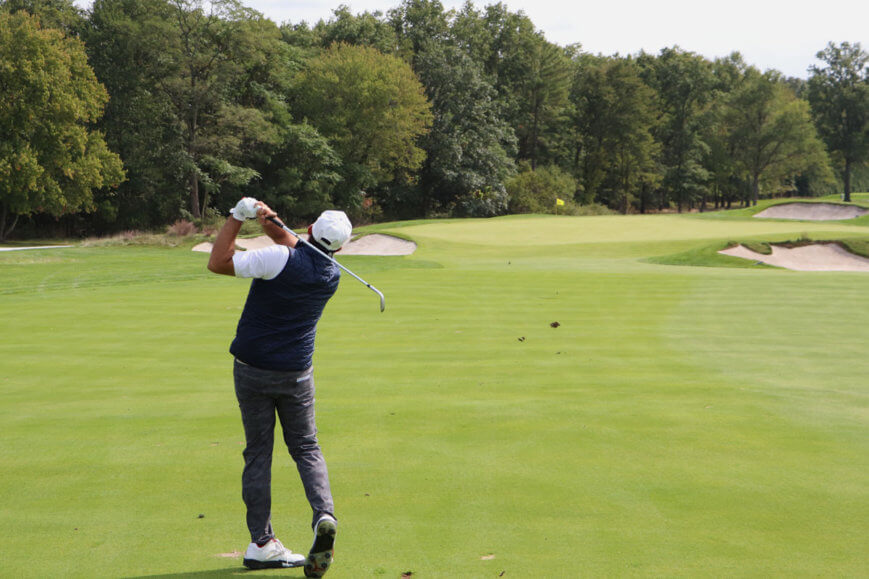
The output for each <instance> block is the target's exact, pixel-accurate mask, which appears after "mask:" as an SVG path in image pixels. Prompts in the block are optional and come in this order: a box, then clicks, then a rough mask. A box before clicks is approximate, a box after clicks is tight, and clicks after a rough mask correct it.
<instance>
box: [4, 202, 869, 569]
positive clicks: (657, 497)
mask: <svg viewBox="0 0 869 579" xmlns="http://www.w3.org/2000/svg"><path fill="white" fill-rule="evenodd" d="M375 229H376V228H375ZM382 229H384V230H386V229H388V230H389V231H390V232H398V233H400V234H402V235H406V236H409V237H412V238H414V240H415V241H417V242H418V243H419V244H420V247H419V249H418V250H417V252H416V253H415V254H414V255H413V256H406V257H390V258H370V257H354V256H346V257H344V258H340V256H339V259H341V260H342V261H343V262H344V263H345V264H346V265H347V266H348V267H350V268H351V269H353V270H354V271H355V272H356V273H358V274H359V275H361V276H362V277H363V278H365V279H366V280H368V281H369V282H371V283H372V284H374V285H375V286H377V287H378V288H379V289H381V290H383V291H384V293H385V294H386V300H387V301H386V303H387V309H386V312H385V313H383V314H381V313H380V312H379V311H378V304H377V297H376V296H375V295H374V294H373V293H371V292H370V291H368V290H367V289H366V288H365V287H363V286H362V285H360V284H358V283H356V282H354V281H353V280H352V279H351V278H349V276H348V277H346V278H345V279H344V281H343V282H342V284H341V287H340V289H339V292H338V294H337V296H336V298H335V299H334V300H333V302H331V303H330V304H329V306H328V307H327V310H326V314H325V316H324V318H323V320H322V321H321V323H320V332H319V336H318V346H317V347H318V350H317V354H316V357H315V368H316V372H315V375H316V380H317V388H318V394H317V398H318V424H319V427H320V440H321V443H322V445H323V448H324V451H325V454H326V458H327V461H328V462H329V466H330V472H331V475H332V485H333V490H334V494H335V499H336V506H337V510H338V513H337V514H338V517H339V520H340V522H339V534H338V542H337V544H336V549H337V550H336V563H335V566H334V569H332V570H331V571H330V572H329V575H328V576H327V577H331V578H332V579H339V578H341V577H346V578H356V577H372V576H374V577H379V576H383V577H400V576H401V575H402V574H403V573H406V572H412V573H413V576H414V577H416V576H418V577H456V576H469V577H493V576H495V577H497V576H501V575H502V574H503V576H505V577H524V576H552V577H576V576H588V577H598V576H626V575H633V576H637V575H639V576H649V575H653V576H662V575H663V576H692V577H693V576H698V575H728V576H730V575H736V576H769V575H772V576H795V575H823V576H840V577H857V576H861V575H863V574H864V573H865V569H866V564H867V559H866V554H865V544H864V543H865V540H864V537H865V536H866V534H867V532H869V523H867V521H869V506H867V505H869V500H867V499H869V485H867V483H866V477H865V473H866V471H867V467H869V464H867V457H869V436H867V434H869V429H867V407H869V399H867V398H869V396H867V394H869V393H867V387H866V381H865V376H866V375H867V373H869V357H867V356H866V355H865V353H864V349H865V344H866V343H867V342H869V329H867V328H869V308H866V307H865V296H866V295H867V290H869V276H866V275H865V274H856V273H821V274H818V273H799V272H790V271H781V270H775V269H770V268H759V267H749V268H734V269H727V268H717V267H687V266H665V265H655V264H651V263H648V262H646V261H644V259H645V258H647V257H650V256H654V255H667V254H672V253H676V252H680V251H686V250H688V249H690V248H694V247H705V246H706V245H709V244H715V243H718V244H720V243H723V242H726V241H727V240H729V239H733V238H740V239H741V238H744V237H766V236H781V237H785V238H787V237H796V236H800V235H803V234H808V235H810V236H819V237H824V236H842V237H851V236H853V237H857V236H866V235H867V233H869V230H867V229H866V228H865V227H858V226H855V225H847V224H829V223H820V224H807V223H783V222H773V223H762V222H761V223H758V222H757V220H753V221H752V220H750V218H746V220H744V221H743V220H740V219H722V218H720V217H717V218H713V217H693V216H690V217H689V216H642V217H628V218H624V217H601V218H597V217H593V218H563V217H558V218H555V217H522V218H515V217H514V218H505V219H493V220H469V221H450V222H424V223H416V224H394V225H392V226H384V227H383V228H382ZM592 232H593V233H594V234H592ZM641 233H642V235H641ZM205 259H206V257H205V256H204V255H202V254H196V253H193V252H191V251H189V248H178V249H163V248H134V247H129V248H123V247H116V248H72V249H54V250H44V251H40V252H39V253H34V252H30V253H28V252H10V253H9V254H5V255H0V275H2V277H3V280H4V284H3V287H2V288H0V319H3V320H4V332H3V333H2V336H0V355H2V359H3V361H4V362H3V373H2V375H0V385H2V393H3V404H2V405H0V420H2V424H3V425H4V428H3V429H2V430H0V459H2V461H3V464H4V466H5V467H6V468H5V469H4V476H3V477H2V478H0V491H2V493H3V496H4V497H5V498H6V502H5V506H4V508H3V509H2V510H0V524H2V526H3V528H4V529H7V530H8V531H7V533H5V534H4V536H3V538H2V539H0V544H2V545H3V551H2V552H3V555H4V574H8V575H9V576H16V577H19V576H20V577H27V576H33V577H38V576H45V575H47V574H51V575H59V576H67V577H99V576H105V577H120V576H123V577H135V576H169V577H186V576H193V577H197V576H200V577H222V576H232V575H234V574H241V573H243V571H242V570H241V569H242V568H241V564H240V559H239V556H238V553H237V552H238V551H241V550H243V549H244V547H245V546H246V542H247V537H246V529H245V526H244V509H243V505H242V503H241V498H240V473H241V466H242V458H241V450H242V446H241V444H240V442H241V440H242V431H241V425H240V420H239V416H238V410H237V405H236V403H235V400H234V395H233V391H232V381H231V375H230V367H231V360H230V357H229V355H228V353H227V351H226V349H227V347H228V344H229V341H230V339H231V337H232V335H233V332H234V327H235V323H236V321H237V318H238V315H239V313H240V309H241V306H242V304H243V300H244V297H245V294H246V290H247V283H246V282H244V281H241V280H235V279H230V278H220V277H217V276H214V275H211V274H209V273H208V272H206V271H205ZM721 259H734V260H735V259H736V258H724V257H722V258H721ZM553 322H558V326H557V327H553V326H552V325H551V324H552V323H553ZM273 478H274V480H273V486H274V515H273V519H274V520H273V522H274V524H275V528H276V530H277V532H278V535H279V537H280V538H281V539H282V540H283V542H284V543H285V544H286V545H287V546H288V547H290V548H291V549H293V550H295V551H302V552H304V551H305V550H306V549H307V548H308V546H309V545H310V537H309V530H308V524H309V522H310V514H309V511H308V508H307V505H306V503H305V500H304V496H303V493H302V491H301V489H300V487H299V484H298V481H297V475H296V473H295V469H294V467H293V466H292V464H291V461H290V460H289V457H288V456H286V453H285V452H283V451H281V449H280V447H278V448H277V452H276V462H275V468H274V473H273ZM200 515H203V516H202V517H201V518H200ZM46 545H48V546H49V547H50V549H49V550H50V552H51V558H50V561H49V560H47V559H46V556H45V552H46ZM227 555H228V556H227ZM34 561H46V563H45V565H43V564H39V565H35V564H34ZM269 574H270V575H280V576H292V577H301V576H302V573H301V571H300V570H286V571H278V572H273V573H269Z"/></svg>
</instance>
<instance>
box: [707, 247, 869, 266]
mask: <svg viewBox="0 0 869 579" xmlns="http://www.w3.org/2000/svg"><path fill="white" fill-rule="evenodd" d="M771 247H772V254H771V255H764V254H762V253H757V252H755V251H751V250H750V249H748V248H747V247H745V246H744V245H737V246H736V247H731V248H729V249H725V250H722V251H719V252H718V253H722V254H724V255H732V256H734V257H741V258H743V259H750V260H753V261H759V262H761V263H766V264H769V265H774V266H776V267H783V268H785V269H792V270H794V271H867V272H869V259H866V258H865V257H860V256H859V255H855V254H853V253H851V252H850V251H848V250H846V249H845V248H843V247H842V246H840V245H839V244H837V243H814V244H811V245H801V246H798V247H783V246H781V245H773V246H771Z"/></svg>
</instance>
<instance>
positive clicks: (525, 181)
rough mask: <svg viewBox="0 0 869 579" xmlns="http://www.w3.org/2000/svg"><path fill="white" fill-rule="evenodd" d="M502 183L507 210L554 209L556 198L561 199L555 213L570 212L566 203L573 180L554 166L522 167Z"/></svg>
mask: <svg viewBox="0 0 869 579" xmlns="http://www.w3.org/2000/svg"><path fill="white" fill-rule="evenodd" d="M506 187H507V193H508V195H509V196H510V202H509V208H510V213H555V212H556V209H557V207H556V200H557V199H561V200H563V201H564V202H565V209H561V210H559V211H558V212H559V213H572V211H571V210H568V209H567V205H566V204H567V203H568V202H571V204H572V201H573V195H574V193H575V192H576V180H575V179H574V178H573V177H571V176H570V175H569V174H568V173H566V172H564V171H562V170H561V169H559V168H558V167H555V166H549V167H538V168H537V169H534V170H532V169H530V168H527V167H525V168H523V169H522V171H521V172H520V173H519V174H518V175H516V176H515V177H513V178H512V179H510V180H509V181H507V183H506Z"/></svg>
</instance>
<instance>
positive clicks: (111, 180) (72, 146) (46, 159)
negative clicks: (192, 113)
mask: <svg viewBox="0 0 869 579" xmlns="http://www.w3.org/2000/svg"><path fill="white" fill-rule="evenodd" d="M107 100H108V94H107V93H106V90H105V88H103V86H102V85H101V84H100V83H99V82H97V79H96V77H95V76H94V73H93V70H91V68H90V67H89V66H88V64H87V56H86V54H85V51H84V45H83V44H82V43H81V42H80V41H79V40H76V39H75V38H70V37H66V36H64V34H63V33H62V32H61V31H59V30H56V29H50V28H49V29H45V28H42V27H41V26H40V24H39V18H38V17H36V16H31V15H30V14H28V13H27V12H24V11H20V12H16V13H14V14H10V13H2V12H0V239H4V238H5V237H6V236H7V235H8V234H9V233H11V232H12V230H13V229H14V228H15V225H16V223H17V220H18V218H19V216H21V215H29V214H31V213H48V214H51V215H55V216H59V215H64V214H69V213H74V212H77V211H93V210H94V209H95V208H96V207H95V205H94V198H93V190H94V189H99V188H103V187H112V186H115V185H117V184H118V183H119V182H120V181H121V180H122V179H123V177H124V172H123V168H122V163H121V160H120V158H119V157H118V156H117V155H116V154H115V153H113V152H111V151H110V150H109V149H108V147H107V146H106V142H105V139H104V138H103V135H102V134H101V133H100V132H98V131H94V130H90V129H89V126H88V125H89V124H90V123H93V122H95V121H96V120H97V119H99V117H100V115H101V114H102V111H103V107H104V106H105V103H106V101H107Z"/></svg>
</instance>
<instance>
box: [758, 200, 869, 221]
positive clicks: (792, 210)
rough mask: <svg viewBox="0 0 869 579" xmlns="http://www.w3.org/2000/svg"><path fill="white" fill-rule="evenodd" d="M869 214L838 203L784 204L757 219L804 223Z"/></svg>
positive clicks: (762, 212)
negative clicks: (788, 220) (800, 221)
mask: <svg viewBox="0 0 869 579" xmlns="http://www.w3.org/2000/svg"><path fill="white" fill-rule="evenodd" d="M867 213H869V209H865V208H863V207H858V206H857V205H840V204H838V203H784V204H782V205H773V206H772V207H769V208H767V209H764V210H763V211H761V212H760V213H758V214H756V215H755V217H758V218H760V219H798V220H803V221H841V220H844V219H854V218H856V217H860V216H862V215H866V214H867Z"/></svg>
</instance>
